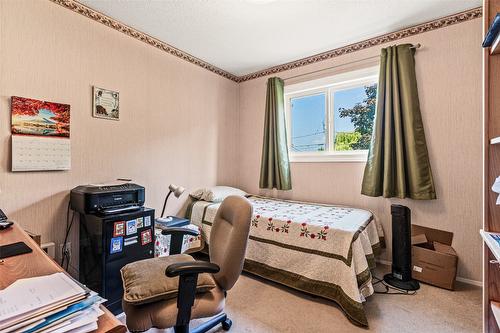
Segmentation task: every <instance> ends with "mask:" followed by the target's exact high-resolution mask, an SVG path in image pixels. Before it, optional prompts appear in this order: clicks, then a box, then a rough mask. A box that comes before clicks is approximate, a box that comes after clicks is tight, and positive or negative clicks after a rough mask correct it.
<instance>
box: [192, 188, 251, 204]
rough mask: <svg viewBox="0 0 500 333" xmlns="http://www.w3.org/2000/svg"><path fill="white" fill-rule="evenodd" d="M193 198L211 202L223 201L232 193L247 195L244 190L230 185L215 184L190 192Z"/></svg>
mask: <svg viewBox="0 0 500 333" xmlns="http://www.w3.org/2000/svg"><path fill="white" fill-rule="evenodd" d="M190 195H191V196H192V197H193V198H195V199H198V200H204V201H209V202H221V201H223V200H224V199H225V198H226V197H228V196H230V195H239V196H242V197H244V196H245V195H247V194H246V193H245V192H244V191H242V190H240V189H237V188H234V187H230V186H213V187H207V188H200V189H198V190H196V191H193V192H191V194H190Z"/></svg>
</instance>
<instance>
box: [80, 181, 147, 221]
mask: <svg viewBox="0 0 500 333" xmlns="http://www.w3.org/2000/svg"><path fill="white" fill-rule="evenodd" d="M144 199H145V190H144V187H142V186H140V185H137V184H134V183H124V184H117V185H80V186H77V187H75V188H74V189H72V190H71V194H70V202H71V209H72V210H74V211H76V212H79V213H82V214H99V215H111V214H119V213H125V212H129V211H134V210H138V209H140V208H141V207H142V206H143V205H144Z"/></svg>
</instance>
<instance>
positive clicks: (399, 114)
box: [361, 44, 436, 200]
mask: <svg viewBox="0 0 500 333" xmlns="http://www.w3.org/2000/svg"><path fill="white" fill-rule="evenodd" d="M414 54H415V49H414V48H411V44H403V45H395V46H390V47H388V48H385V49H382V54H381V56H380V76H379V83H378V92H377V110H376V114H375V124H374V128H373V136H372V140H371V144H370V151H369V153H368V161H367V163H366V167H365V172H364V176H363V184H362V189H361V193H362V194H365V195H368V196H372V197H378V196H383V197H385V198H391V197H398V198H411V199H420V200H428V199H436V191H435V189H434V181H433V178H432V171H431V165H430V162H429V154H428V152H427V144H426V141H425V133H424V126H423V123H422V116H421V114H420V103H419V101H418V91H417V80H416V75H415V58H414Z"/></svg>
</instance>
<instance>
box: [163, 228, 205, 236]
mask: <svg viewBox="0 0 500 333" xmlns="http://www.w3.org/2000/svg"><path fill="white" fill-rule="evenodd" d="M161 234H162V235H172V236H176V235H182V236H184V235H191V236H198V235H199V234H200V232H199V231H198V230H193V229H189V228H182V227H165V228H161Z"/></svg>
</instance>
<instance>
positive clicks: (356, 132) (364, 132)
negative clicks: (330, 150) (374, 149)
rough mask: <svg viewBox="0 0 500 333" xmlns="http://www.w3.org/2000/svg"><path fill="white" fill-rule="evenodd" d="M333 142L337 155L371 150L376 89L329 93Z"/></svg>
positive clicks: (375, 87) (357, 88) (361, 88)
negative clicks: (352, 151)
mask: <svg viewBox="0 0 500 333" xmlns="http://www.w3.org/2000/svg"><path fill="white" fill-rule="evenodd" d="M331 94H332V98H333V112H334V120H333V127H334V130H333V133H332V134H333V142H334V145H335V148H334V149H335V150H336V151H345V150H367V149H368V148H369V147H370V140H371V136H372V129H373V120H374V117H375V101H376V97H377V85H376V84H373V85H364V86H359V87H353V88H349V89H344V90H337V91H332V92H331Z"/></svg>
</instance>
